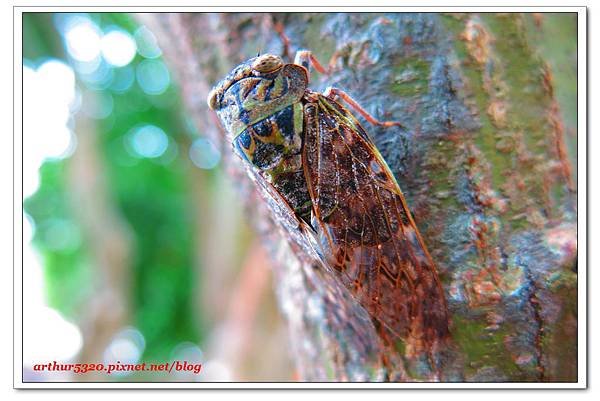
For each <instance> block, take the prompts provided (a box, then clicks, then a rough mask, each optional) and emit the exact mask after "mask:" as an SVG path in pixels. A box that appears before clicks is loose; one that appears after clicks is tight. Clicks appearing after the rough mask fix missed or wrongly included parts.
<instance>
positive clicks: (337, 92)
mask: <svg viewBox="0 0 600 401" xmlns="http://www.w3.org/2000/svg"><path fill="white" fill-rule="evenodd" d="M336 57H337V56H336V54H334V55H333V57H332V61H330V63H329V66H328V68H325V67H323V65H322V64H321V63H320V62H319V60H318V59H317V58H316V57H315V56H314V55H313V54H312V52H311V51H310V50H299V51H298V52H296V57H295V58H294V64H298V65H301V66H303V67H304V68H306V70H307V71H308V72H309V75H308V79H309V81H310V67H311V66H312V67H314V69H315V70H317V71H318V72H320V73H321V74H326V75H328V74H329V73H330V72H331V66H332V65H333V64H332V63H333V60H335V59H336ZM323 95H324V96H325V97H328V98H329V99H332V100H337V98H340V99H342V100H343V101H344V102H346V103H347V104H348V105H349V106H350V107H352V108H353V109H354V110H355V111H356V112H358V113H359V114H360V115H361V116H363V117H364V118H365V119H366V120H367V121H368V122H370V123H371V124H374V125H379V126H381V127H395V126H398V127H403V125H402V123H400V122H398V121H379V120H378V119H376V118H375V117H373V116H372V115H371V114H370V113H369V112H368V111H367V110H365V109H364V108H363V107H362V106H361V105H360V104H359V103H358V102H357V101H356V100H354V99H353V98H352V96H350V95H349V94H347V93H346V92H344V91H343V90H341V89H338V88H334V87H331V86H330V87H328V88H327V89H325V92H323Z"/></svg>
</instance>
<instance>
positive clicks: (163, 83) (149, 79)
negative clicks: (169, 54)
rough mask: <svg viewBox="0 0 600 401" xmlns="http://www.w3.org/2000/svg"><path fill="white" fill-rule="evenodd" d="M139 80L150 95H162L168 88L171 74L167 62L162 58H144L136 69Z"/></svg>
mask: <svg viewBox="0 0 600 401" xmlns="http://www.w3.org/2000/svg"><path fill="white" fill-rule="evenodd" d="M136 76H137V81H138V84H139V85H140V87H141V88H142V90H143V91H144V92H145V93H147V94H149V95H160V94H161V93H163V92H164V91H166V90H167V88H168V87H169V84H170V83H171V76H170V74H169V70H168V69H167V66H166V65H165V63H163V62H162V61H160V60H144V61H142V62H141V63H139V64H138V66H137V69H136Z"/></svg>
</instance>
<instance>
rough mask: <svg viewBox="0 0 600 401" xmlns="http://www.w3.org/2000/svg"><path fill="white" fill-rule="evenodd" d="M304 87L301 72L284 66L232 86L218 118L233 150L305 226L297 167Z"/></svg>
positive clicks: (306, 200)
mask: <svg viewBox="0 0 600 401" xmlns="http://www.w3.org/2000/svg"><path fill="white" fill-rule="evenodd" d="M306 86H307V77H306V71H305V70H304V68H302V67H300V66H296V65H290V64H288V65H285V66H284V67H283V68H281V69H280V70H278V71H275V72H273V73H271V74H266V75H261V76H251V77H248V78H244V79H241V80H239V81H237V82H235V83H234V84H232V85H231V86H230V87H229V88H228V89H227V90H226V91H225V93H224V95H223V99H222V101H221V105H222V108H221V109H220V110H218V114H219V117H220V118H221V121H223V123H224V125H225V126H226V128H227V131H228V132H229V133H230V135H231V136H232V139H231V141H232V145H233V148H234V150H235V152H236V153H237V154H238V155H239V156H240V157H241V158H242V159H243V160H244V161H246V162H247V163H249V165H250V166H251V167H252V168H253V169H254V170H255V171H256V172H257V173H258V174H259V175H261V176H262V177H263V178H264V179H266V180H267V181H268V182H269V183H270V184H271V185H273V186H274V187H275V189H276V190H277V191H278V192H279V193H280V194H281V195H282V196H283V197H284V198H285V200H286V201H287V202H288V203H289V205H290V207H291V208H292V209H293V210H294V211H295V212H296V213H297V214H298V216H300V217H301V218H302V219H304V220H305V221H307V222H308V221H310V212H311V201H310V196H309V193H308V189H307V187H306V181H305V179H304V172H303V168H302V135H303V110H302V103H301V99H302V96H303V94H304V91H305V89H306Z"/></svg>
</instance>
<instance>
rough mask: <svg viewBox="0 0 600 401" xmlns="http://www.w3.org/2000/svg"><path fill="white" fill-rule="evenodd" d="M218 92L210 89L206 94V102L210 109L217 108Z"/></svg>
mask: <svg viewBox="0 0 600 401" xmlns="http://www.w3.org/2000/svg"><path fill="white" fill-rule="evenodd" d="M218 94H219V93H218V92H217V91H216V90H214V89H213V90H211V91H210V93H209V94H208V97H207V98H206V102H207V103H208V107H209V108H210V109H211V110H216V108H217V96H218Z"/></svg>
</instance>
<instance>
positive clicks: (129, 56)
mask: <svg viewBox="0 0 600 401" xmlns="http://www.w3.org/2000/svg"><path fill="white" fill-rule="evenodd" d="M101 47H102V56H103V57H104V59H105V60H106V61H107V62H108V63H109V64H111V65H114V66H115V67H123V66H126V65H127V64H129V63H130V62H131V60H133V58H134V57H135V52H136V45H135V41H134V40H133V37H132V36H131V35H130V34H129V33H128V32H126V31H124V30H122V29H113V30H111V31H109V32H108V33H106V34H105V35H104V36H103V37H102V44H101Z"/></svg>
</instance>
